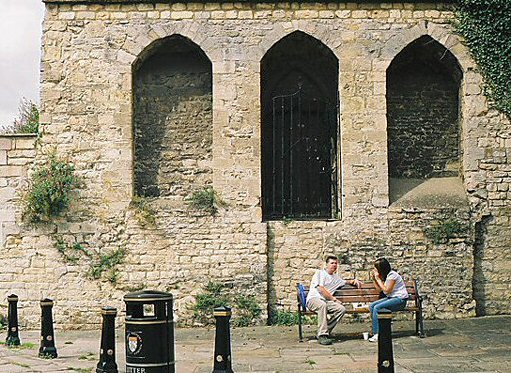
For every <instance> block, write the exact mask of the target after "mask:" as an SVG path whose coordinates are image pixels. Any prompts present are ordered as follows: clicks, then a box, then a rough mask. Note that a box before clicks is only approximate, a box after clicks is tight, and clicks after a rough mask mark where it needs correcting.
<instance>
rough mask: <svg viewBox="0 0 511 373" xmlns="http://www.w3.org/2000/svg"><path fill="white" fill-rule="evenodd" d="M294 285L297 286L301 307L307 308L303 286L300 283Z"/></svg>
mask: <svg viewBox="0 0 511 373" xmlns="http://www.w3.org/2000/svg"><path fill="white" fill-rule="evenodd" d="M296 287H297V288H298V297H299V298H300V304H301V305H302V309H303V310H304V311H305V310H306V309H307V306H306V303H307V295H306V292H305V287H304V286H303V285H302V284H300V283H298V284H296Z"/></svg>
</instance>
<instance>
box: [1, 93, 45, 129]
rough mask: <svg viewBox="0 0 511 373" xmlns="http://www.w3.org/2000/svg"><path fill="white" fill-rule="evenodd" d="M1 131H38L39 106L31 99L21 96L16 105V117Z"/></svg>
mask: <svg viewBox="0 0 511 373" xmlns="http://www.w3.org/2000/svg"><path fill="white" fill-rule="evenodd" d="M2 132H3V133H38V132H39V108H38V107H37V105H36V104H35V103H33V102H32V101H31V100H28V99H26V98H23V99H22V100H21V101H20V105H19V107H18V117H17V118H15V119H14V121H13V123H12V124H10V125H8V126H7V127H6V128H4V130H3V131H2Z"/></svg>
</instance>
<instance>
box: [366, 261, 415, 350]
mask: <svg viewBox="0 0 511 373" xmlns="http://www.w3.org/2000/svg"><path fill="white" fill-rule="evenodd" d="M372 278H373V284H374V286H375V288H376V289H377V290H380V291H382V292H383V294H384V297H383V298H382V299H379V300H377V301H376V302H373V303H371V304H370V305H369V311H370V312H371V319H372V324H373V336H372V337H371V338H369V341H371V342H376V341H378V311H379V310H380V309H382V308H386V309H388V310H390V311H401V310H403V309H405V307H406V301H407V300H408V291H406V285H405V282H404V281H403V278H402V277H401V276H400V275H399V273H397V272H396V271H393V270H392V268H391V267H390V263H389V261H388V260H387V259H385V258H380V259H378V260H376V261H375V262H374V269H373V271H372Z"/></svg>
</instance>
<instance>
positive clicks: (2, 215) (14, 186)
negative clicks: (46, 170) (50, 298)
mask: <svg viewBox="0 0 511 373" xmlns="http://www.w3.org/2000/svg"><path fill="white" fill-rule="evenodd" d="M35 141H36V136H34V135H0V247H4V245H5V243H6V240H7V239H8V238H9V237H10V236H11V235H13V234H17V233H19V231H20V229H19V224H18V223H17V222H19V221H20V219H21V212H22V211H21V209H20V207H21V202H22V197H23V195H22V191H23V190H24V189H25V188H26V184H27V175H28V170H29V166H30V165H31V164H32V163H33V162H34V158H35V155H36V151H35ZM15 280H16V279H15V278H14V277H13V276H10V275H7V274H5V279H3V280H2V282H6V283H9V282H10V281H15Z"/></svg>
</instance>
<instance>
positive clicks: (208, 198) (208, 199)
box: [188, 187, 226, 215]
mask: <svg viewBox="0 0 511 373" xmlns="http://www.w3.org/2000/svg"><path fill="white" fill-rule="evenodd" d="M188 203H189V205H190V207H192V208H194V209H197V210H202V211H206V212H208V213H209V214H211V215H216V214H217V212H218V209H219V208H220V207H225V206H226V203H225V202H224V201H223V200H222V199H221V198H220V196H219V195H218V193H217V192H216V191H215V190H214V189H213V188H211V187H207V188H205V189H203V190H197V191H195V192H193V194H192V196H191V197H190V199H189V201H188Z"/></svg>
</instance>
